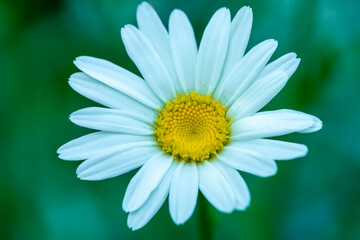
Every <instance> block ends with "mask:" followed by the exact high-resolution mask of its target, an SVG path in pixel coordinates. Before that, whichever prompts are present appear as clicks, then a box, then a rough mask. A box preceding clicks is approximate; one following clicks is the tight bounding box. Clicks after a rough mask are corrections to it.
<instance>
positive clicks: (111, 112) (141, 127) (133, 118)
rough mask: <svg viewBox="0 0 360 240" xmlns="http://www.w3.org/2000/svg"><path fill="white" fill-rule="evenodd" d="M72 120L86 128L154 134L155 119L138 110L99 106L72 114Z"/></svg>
mask: <svg viewBox="0 0 360 240" xmlns="http://www.w3.org/2000/svg"><path fill="white" fill-rule="evenodd" d="M70 120H71V121H72V122H73V123H75V124H77V125H79V126H82V127H86V128H91V129H95V130H101V131H109V132H117V133H124V134H135V135H152V134H153V133H154V128H153V126H151V124H152V123H153V122H154V121H155V119H151V118H149V117H148V116H146V115H140V114H138V113H136V112H127V111H122V110H117V109H108V108H99V107H89V108H84V109H80V110H78V111H76V112H74V113H72V114H71V115H70Z"/></svg>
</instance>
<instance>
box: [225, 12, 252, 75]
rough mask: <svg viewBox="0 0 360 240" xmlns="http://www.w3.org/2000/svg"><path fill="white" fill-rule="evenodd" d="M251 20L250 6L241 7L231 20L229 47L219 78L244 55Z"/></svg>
mask: <svg viewBox="0 0 360 240" xmlns="http://www.w3.org/2000/svg"><path fill="white" fill-rule="evenodd" d="M252 21H253V14H252V10H251V8H250V7H242V8H241V9H240V10H239V11H238V12H237V13H236V15H235V17H234V19H233V20H232V21H231V28H230V40H229V47H228V51H227V54H226V58H225V63H224V68H223V71H222V73H221V79H224V78H226V76H227V75H228V74H229V73H230V72H231V70H232V69H233V67H234V66H235V65H236V64H237V63H238V62H239V61H240V59H241V58H242V57H243V56H244V53H245V50H246V47H247V44H248V41H249V38H250V32H251V26H252ZM220 81H221V80H220Z"/></svg>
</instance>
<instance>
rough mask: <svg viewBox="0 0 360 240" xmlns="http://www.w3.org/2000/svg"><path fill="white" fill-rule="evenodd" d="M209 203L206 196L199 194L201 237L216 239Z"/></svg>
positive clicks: (203, 238) (206, 239)
mask: <svg viewBox="0 0 360 240" xmlns="http://www.w3.org/2000/svg"><path fill="white" fill-rule="evenodd" d="M209 207H210V206H209V203H208V201H206V198H205V197H204V196H203V195H202V194H201V193H200V194H199V231H200V239H202V240H213V239H214V219H213V218H212V216H211V213H210V211H209V210H210V209H209Z"/></svg>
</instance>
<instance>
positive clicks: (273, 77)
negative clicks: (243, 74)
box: [226, 72, 289, 120]
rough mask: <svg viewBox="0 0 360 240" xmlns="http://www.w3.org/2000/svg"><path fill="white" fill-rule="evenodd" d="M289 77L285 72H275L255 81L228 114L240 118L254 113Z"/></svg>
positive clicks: (278, 90) (276, 92)
mask: <svg viewBox="0 0 360 240" xmlns="http://www.w3.org/2000/svg"><path fill="white" fill-rule="evenodd" d="M288 79H289V78H288V77H287V76H286V75H285V73H283V72H275V73H271V74H269V75H267V76H265V77H263V78H261V79H259V80H257V81H255V83H253V84H252V85H251V86H250V87H249V88H248V89H247V90H246V91H245V93H243V94H242V95H241V96H240V97H239V98H238V99H237V100H236V101H235V102H234V104H233V105H231V107H230V108H229V110H228V112H227V113H226V116H227V117H229V118H231V117H233V118H235V119H236V120H239V119H241V118H244V117H247V116H251V115H253V114H254V113H256V112H257V111H259V110H260V109H261V108H263V107H264V106H265V105H266V104H268V102H270V101H271V99H273V98H274V97H275V96H276V94H278V93H279V92H280V90H281V89H282V88H283V87H284V86H285V84H286V82H287V80H288Z"/></svg>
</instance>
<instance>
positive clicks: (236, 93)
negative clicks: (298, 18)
mask: <svg viewBox="0 0 360 240" xmlns="http://www.w3.org/2000/svg"><path fill="white" fill-rule="evenodd" d="M276 47H277V42H276V41H274V40H272V39H270V40H266V41H264V42H262V43H259V44H258V45H256V46H255V47H253V48H252V49H251V50H250V51H249V52H248V53H247V54H246V55H245V56H244V57H243V58H242V59H241V60H240V61H239V62H238V63H237V64H236V65H235V66H234V67H233V68H232V70H231V72H230V73H229V74H228V75H227V76H226V77H224V79H222V81H220V82H219V84H218V86H217V87H216V90H215V93H214V97H215V98H216V99H220V100H221V101H222V102H223V104H224V105H225V106H230V105H231V104H232V103H233V102H235V101H236V99H238V98H239V97H240V96H241V95H242V94H243V93H244V92H245V90H246V89H247V88H248V87H249V86H250V85H251V84H252V83H253V82H254V80H255V79H256V77H257V76H258V74H259V73H260V71H261V70H263V68H264V66H265V65H266V63H267V62H268V61H269V59H270V57H271V56H272V54H273V53H274V51H275V49H276Z"/></svg>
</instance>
